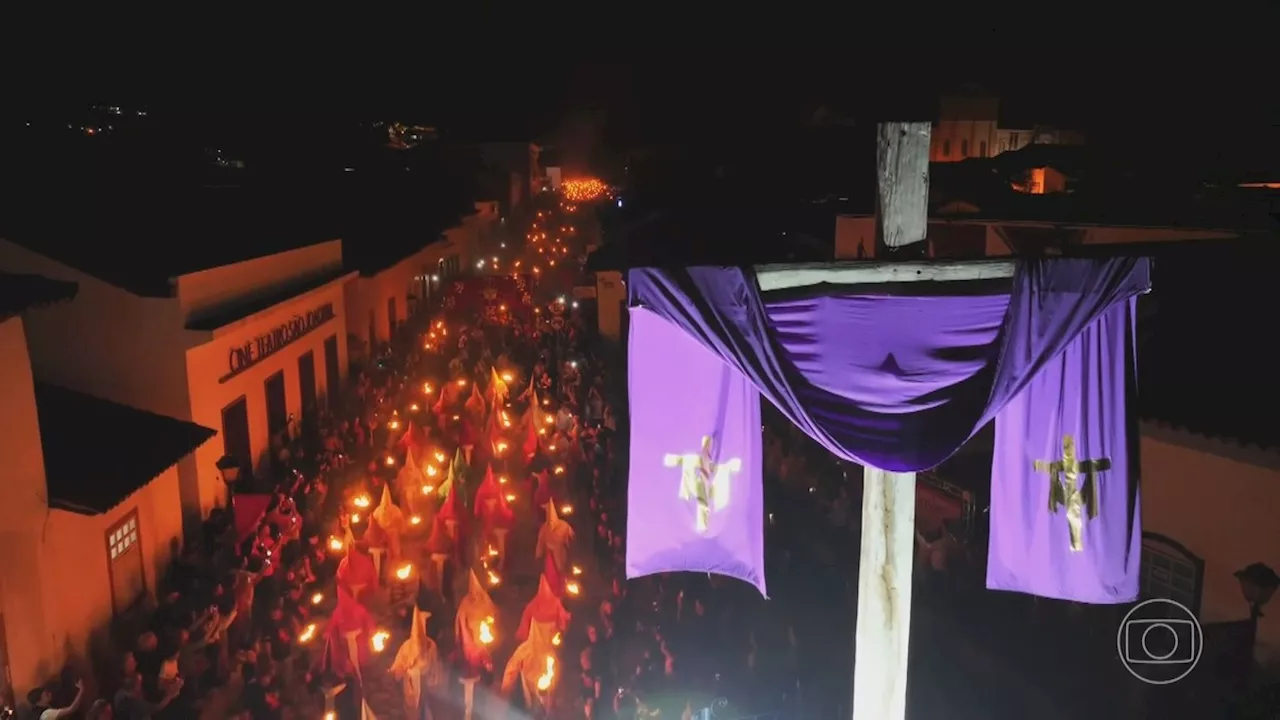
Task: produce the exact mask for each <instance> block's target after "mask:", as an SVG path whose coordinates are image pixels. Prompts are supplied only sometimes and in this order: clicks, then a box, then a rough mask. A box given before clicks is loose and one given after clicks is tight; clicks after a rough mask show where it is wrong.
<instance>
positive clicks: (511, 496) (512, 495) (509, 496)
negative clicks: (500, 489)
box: [507, 493, 516, 502]
mask: <svg viewBox="0 0 1280 720" xmlns="http://www.w3.org/2000/svg"><path fill="white" fill-rule="evenodd" d="M515 501H516V496H515V493H507V502H515Z"/></svg>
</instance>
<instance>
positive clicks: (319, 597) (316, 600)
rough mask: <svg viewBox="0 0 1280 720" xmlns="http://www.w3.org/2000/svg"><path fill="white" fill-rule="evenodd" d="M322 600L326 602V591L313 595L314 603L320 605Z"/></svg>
mask: <svg viewBox="0 0 1280 720" xmlns="http://www.w3.org/2000/svg"><path fill="white" fill-rule="evenodd" d="M322 602H324V593H316V594H315V595H312V596H311V604H312V605H319V604H320V603H322Z"/></svg>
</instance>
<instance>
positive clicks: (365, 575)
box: [338, 546, 378, 591]
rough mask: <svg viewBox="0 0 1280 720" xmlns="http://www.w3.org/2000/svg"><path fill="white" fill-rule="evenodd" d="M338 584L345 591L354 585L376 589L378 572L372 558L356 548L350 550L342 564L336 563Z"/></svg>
mask: <svg viewBox="0 0 1280 720" xmlns="http://www.w3.org/2000/svg"><path fill="white" fill-rule="evenodd" d="M338 583H339V584H340V585H342V586H344V587H345V588H346V590H347V591H350V590H351V588H353V587H354V586H356V585H363V586H364V587H366V588H376V587H378V571H377V569H376V568H375V567H374V566H373V558H371V557H369V555H368V553H366V552H364V551H363V550H361V549H360V548H359V547H358V546H357V547H353V548H351V549H350V550H349V551H348V552H347V556H346V557H344V558H342V562H340V563H338Z"/></svg>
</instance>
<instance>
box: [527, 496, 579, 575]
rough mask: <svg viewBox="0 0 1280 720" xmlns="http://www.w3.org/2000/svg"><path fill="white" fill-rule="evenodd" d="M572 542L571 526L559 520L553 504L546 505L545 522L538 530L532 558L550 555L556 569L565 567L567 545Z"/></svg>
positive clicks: (567, 559) (567, 557)
mask: <svg viewBox="0 0 1280 720" xmlns="http://www.w3.org/2000/svg"><path fill="white" fill-rule="evenodd" d="M572 542H573V526H572V525H570V524H569V523H567V522H565V521H564V520H562V519H560V514H559V513H557V512H556V504H555V503H547V520H546V522H544V523H543V524H542V527H541V528H539V529H538V546H537V548H536V549H535V551H534V557H539V558H540V557H542V556H543V555H544V554H546V555H550V556H551V557H552V558H554V559H555V561H556V567H565V566H566V565H567V564H568V561H569V544H570V543H572Z"/></svg>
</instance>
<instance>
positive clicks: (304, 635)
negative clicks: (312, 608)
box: [298, 623, 316, 643]
mask: <svg viewBox="0 0 1280 720" xmlns="http://www.w3.org/2000/svg"><path fill="white" fill-rule="evenodd" d="M315 636H316V624H315V623H311V624H310V625H308V626H306V627H304V628H302V632H300V633H298V642H300V643H309V642H311V638H313V637H315Z"/></svg>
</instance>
